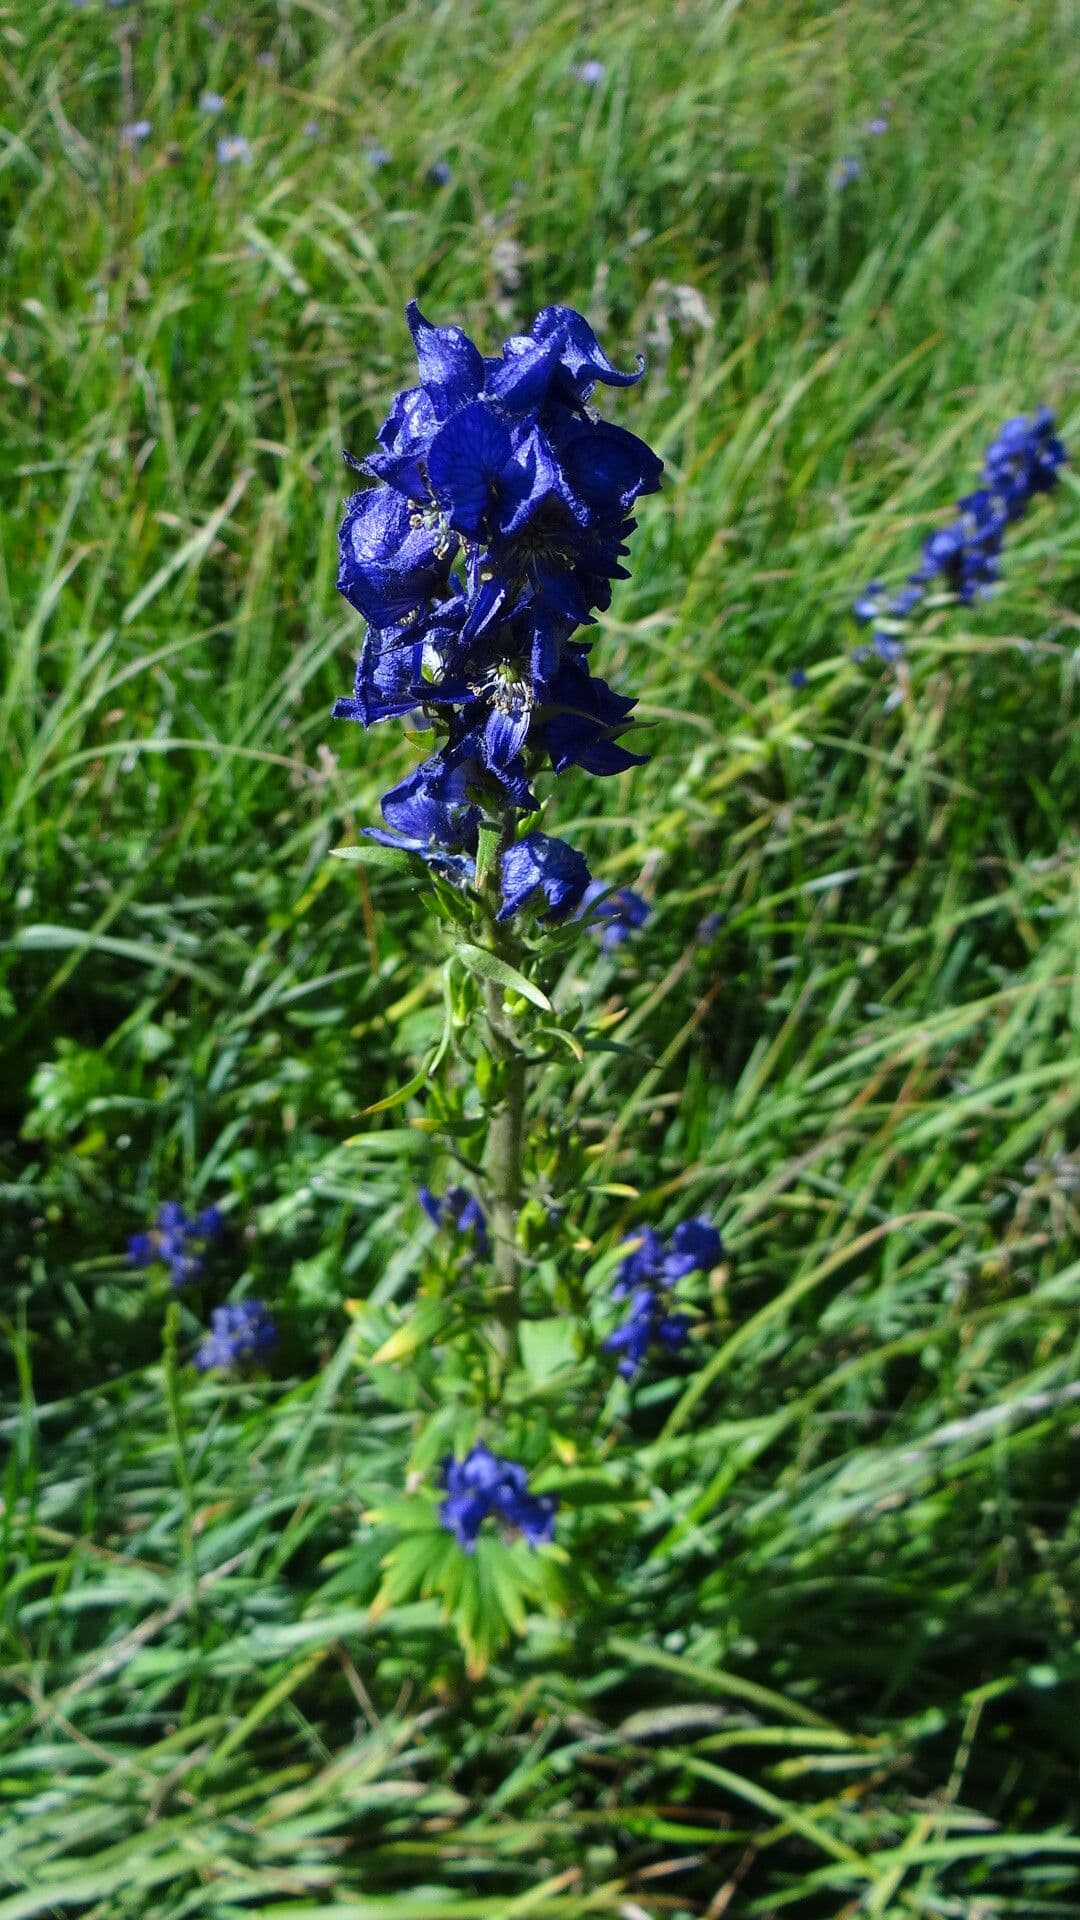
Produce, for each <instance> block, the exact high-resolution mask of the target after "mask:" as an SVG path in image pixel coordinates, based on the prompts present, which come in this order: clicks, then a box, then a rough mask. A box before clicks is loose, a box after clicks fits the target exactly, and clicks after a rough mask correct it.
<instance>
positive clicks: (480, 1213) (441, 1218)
mask: <svg viewBox="0 0 1080 1920" xmlns="http://www.w3.org/2000/svg"><path fill="white" fill-rule="evenodd" d="M416 1197H417V1199H418V1200H419V1202H420V1205H421V1206H422V1207H423V1209H424V1212H425V1213H426V1214H427V1216H428V1219H429V1220H433V1221H434V1223H435V1225H436V1226H437V1227H449V1229H450V1231H451V1232H452V1233H459V1234H462V1235H464V1234H472V1236H473V1245H474V1247H475V1249H476V1252H477V1253H478V1255H479V1256H480V1258H481V1260H483V1259H484V1258H485V1257H486V1255H487V1251H488V1236H487V1223H486V1221H485V1219H484V1210H483V1208H482V1207H481V1205H480V1202H479V1200H478V1199H477V1198H476V1195H475V1194H474V1193H470V1192H469V1190H468V1188H467V1187H448V1188H447V1189H446V1192H445V1193H444V1194H443V1196H442V1198H441V1199H440V1198H439V1196H438V1194H436V1193H432V1191H431V1188H430V1187H421V1188H420V1189H419V1191H418V1193H417V1196H416Z"/></svg>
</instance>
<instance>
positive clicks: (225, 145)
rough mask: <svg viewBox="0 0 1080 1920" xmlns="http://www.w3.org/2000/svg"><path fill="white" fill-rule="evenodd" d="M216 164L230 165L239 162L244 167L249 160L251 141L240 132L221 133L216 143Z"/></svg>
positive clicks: (248, 163)
mask: <svg viewBox="0 0 1080 1920" xmlns="http://www.w3.org/2000/svg"><path fill="white" fill-rule="evenodd" d="M217 157H218V165H219V166H222V167H231V166H235V165H236V164H237V163H239V165H240V166H243V167H246V166H248V165H250V162H251V142H250V141H249V140H245V138H244V136H243V134H242V133H226V134H222V136H221V139H220V140H219V141H218V143H217Z"/></svg>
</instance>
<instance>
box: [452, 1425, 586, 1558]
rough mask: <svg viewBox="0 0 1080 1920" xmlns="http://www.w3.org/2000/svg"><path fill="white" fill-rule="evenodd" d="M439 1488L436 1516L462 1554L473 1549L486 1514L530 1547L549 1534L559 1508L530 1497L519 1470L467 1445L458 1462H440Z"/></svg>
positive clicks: (550, 1497)
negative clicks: (467, 1450) (441, 1497)
mask: <svg viewBox="0 0 1080 1920" xmlns="http://www.w3.org/2000/svg"><path fill="white" fill-rule="evenodd" d="M442 1484H443V1487H444V1488H445V1490H446V1499H445V1500H443V1501H442V1503H441V1504H440V1507H439V1518H440V1520H441V1521H442V1524H443V1526H444V1527H446V1528H447V1529H448V1530H449V1532H451V1533H452V1534H453V1535H454V1538H455V1539H456V1540H457V1542H458V1545H459V1546H460V1547H463V1548H464V1550H465V1552H466V1553H471V1552H472V1550H473V1548H474V1547H475V1545H476V1541H477V1536H478V1535H479V1532H480V1528H481V1527H482V1525H483V1523H484V1521H485V1520H486V1519H487V1517H488V1515H489V1514H493V1515H494V1516H495V1518H496V1519H498V1520H501V1521H502V1522H503V1524H504V1525H505V1526H507V1527H511V1528H513V1529H514V1530H515V1531H516V1532H518V1533H521V1534H522V1535H523V1536H524V1538H525V1539H526V1540H527V1541H528V1542H529V1545H530V1546H532V1547H538V1546H540V1545H541V1544H542V1543H543V1542H544V1541H546V1540H550V1539H551V1538H552V1537H553V1535H554V1532H555V1514H556V1510H557V1508H558V1504H559V1503H558V1500H557V1499H556V1497H555V1495H554V1494H551V1493H547V1494H533V1493H530V1492H529V1490H528V1475H527V1474H526V1471H525V1468H524V1467H522V1466H519V1465H518V1463H517V1461H515V1460H505V1459H503V1458H502V1457H501V1456H500V1455H499V1454H497V1453H492V1452H491V1451H490V1449H489V1448H488V1447H485V1446H483V1445H479V1446H475V1447H473V1449H472V1451H471V1452H470V1453H468V1454H467V1455H466V1457H465V1459H464V1460H455V1459H454V1458H453V1456H452V1455H449V1454H448V1455H447V1457H446V1459H445V1460H444V1461H443V1464H442Z"/></svg>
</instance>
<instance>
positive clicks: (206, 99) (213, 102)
mask: <svg viewBox="0 0 1080 1920" xmlns="http://www.w3.org/2000/svg"><path fill="white" fill-rule="evenodd" d="M224 105H225V96H224V94H221V93H215V92H214V90H213V88H212V87H204V88H203V91H202V92H201V93H200V95H199V112H200V113H220V112H221V110H222V108H223V107H224Z"/></svg>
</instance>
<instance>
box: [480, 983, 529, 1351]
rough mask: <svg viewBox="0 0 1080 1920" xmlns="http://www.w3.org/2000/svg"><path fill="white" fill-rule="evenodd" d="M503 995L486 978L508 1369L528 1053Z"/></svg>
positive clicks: (496, 1238)
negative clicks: (495, 1086) (494, 1072)
mask: <svg viewBox="0 0 1080 1920" xmlns="http://www.w3.org/2000/svg"><path fill="white" fill-rule="evenodd" d="M503 957H505V956H503ZM502 999H503V989H502V988H501V987H500V986H498V985H497V984H496V983H495V982H494V981H487V982H485V986H484V1014H485V1020H484V1024H485V1028H486V1040H487V1046H488V1050H489V1052H490V1054H491V1057H492V1059H493V1060H494V1061H495V1062H496V1063H497V1064H498V1067H499V1098H498V1104H497V1105H496V1107H495V1110H494V1112H493V1113H492V1116H491V1125H490V1128H489V1131H488V1138H487V1148H486V1151H485V1154H484V1171H485V1173H486V1174H487V1181H488V1193H489V1198H490V1207H491V1239H492V1249H493V1261H494V1266H495V1275H496V1278H497V1280H498V1283H499V1294H500V1306H499V1319H498V1321H497V1322H496V1323H495V1325H494V1326H493V1328H492V1339H493V1342H494V1345H495V1348H496V1351H497V1352H498V1354H499V1356H500V1359H501V1361H502V1363H503V1366H504V1368H505V1366H506V1365H507V1364H508V1362H509V1359H510V1355H511V1352H512V1349H513V1344H514V1336H515V1333H516V1330H517V1322H518V1314H519V1308H520V1301H519V1299H518V1280H519V1275H520V1268H521V1261H520V1255H519V1253H518V1246H517V1220H518V1214H519V1212H520V1210H521V1180H522V1159H523V1155H524V1146H525V1056H524V1054H523V1053H522V1052H521V1050H520V1049H519V1047H518V1044H517V1038H516V1035H515V1034H514V1033H513V1032H512V1030H511V1029H510V1026H509V1022H508V1021H507V1018H506V1015H505V1014H504V1012H503V1008H502Z"/></svg>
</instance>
